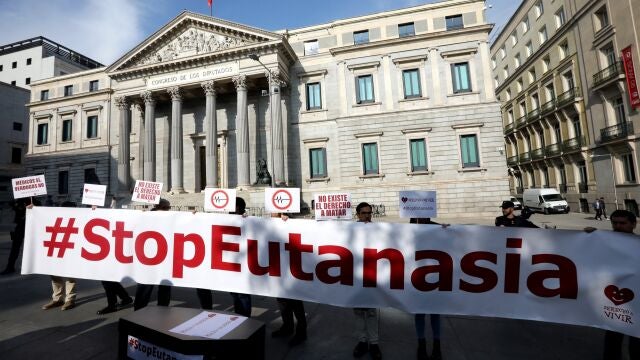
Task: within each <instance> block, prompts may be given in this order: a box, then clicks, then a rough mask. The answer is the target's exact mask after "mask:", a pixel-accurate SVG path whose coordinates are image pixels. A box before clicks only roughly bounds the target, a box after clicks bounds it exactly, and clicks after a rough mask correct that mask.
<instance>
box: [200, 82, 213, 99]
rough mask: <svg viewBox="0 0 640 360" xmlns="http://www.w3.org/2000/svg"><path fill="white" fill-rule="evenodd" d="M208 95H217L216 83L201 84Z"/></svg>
mask: <svg viewBox="0 0 640 360" xmlns="http://www.w3.org/2000/svg"><path fill="white" fill-rule="evenodd" d="M200 86H202V89H204V93H205V94H206V95H213V96H215V95H216V82H215V81H213V80H209V81H205V82H203V83H201V84H200Z"/></svg>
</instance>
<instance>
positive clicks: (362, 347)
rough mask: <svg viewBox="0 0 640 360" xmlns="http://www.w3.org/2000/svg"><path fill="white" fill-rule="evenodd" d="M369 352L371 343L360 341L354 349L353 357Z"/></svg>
mask: <svg viewBox="0 0 640 360" xmlns="http://www.w3.org/2000/svg"><path fill="white" fill-rule="evenodd" d="M368 352H369V343H366V342H364V341H360V342H359V343H358V344H357V345H356V347H355V348H354V349H353V357H357V358H359V357H362V356H363V355H364V354H366V353H368Z"/></svg>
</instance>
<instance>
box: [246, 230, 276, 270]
mask: <svg viewBox="0 0 640 360" xmlns="http://www.w3.org/2000/svg"><path fill="white" fill-rule="evenodd" d="M247 266H248V267H249V271H251V273H252V274H254V275H265V274H269V276H280V275H281V270H280V243H277V242H273V241H269V265H267V266H262V265H260V262H259V261H258V240H251V239H247Z"/></svg>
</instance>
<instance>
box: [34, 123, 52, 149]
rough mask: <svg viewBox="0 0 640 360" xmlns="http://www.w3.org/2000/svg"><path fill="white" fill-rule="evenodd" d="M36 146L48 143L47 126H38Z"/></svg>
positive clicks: (43, 124) (46, 124) (44, 124)
mask: <svg viewBox="0 0 640 360" xmlns="http://www.w3.org/2000/svg"><path fill="white" fill-rule="evenodd" d="M36 143H37V144H38V145H46V144H48V143H49V124H48V123H42V124H38V138H37V139H36Z"/></svg>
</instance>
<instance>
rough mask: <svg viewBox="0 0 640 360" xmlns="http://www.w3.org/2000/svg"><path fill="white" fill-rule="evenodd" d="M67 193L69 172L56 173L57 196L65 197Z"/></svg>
mask: <svg viewBox="0 0 640 360" xmlns="http://www.w3.org/2000/svg"><path fill="white" fill-rule="evenodd" d="M68 193H69V171H67V170H63V171H59V172H58V194H60V195H66V194H68Z"/></svg>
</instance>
